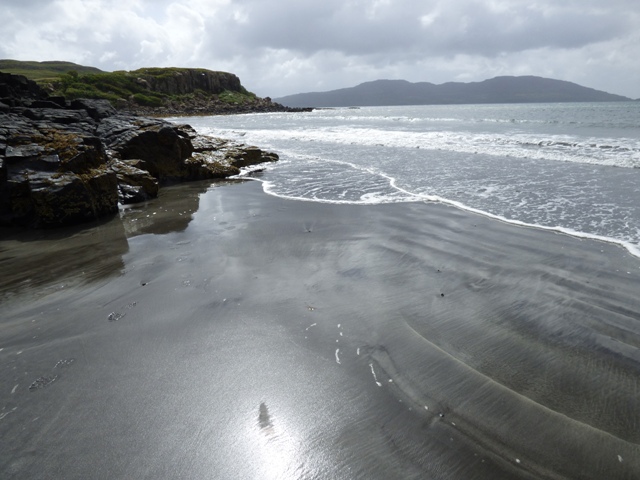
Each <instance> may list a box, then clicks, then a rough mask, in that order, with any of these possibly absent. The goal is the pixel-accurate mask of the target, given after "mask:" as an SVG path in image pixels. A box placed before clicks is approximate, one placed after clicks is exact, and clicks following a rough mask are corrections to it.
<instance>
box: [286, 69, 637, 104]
mask: <svg viewBox="0 0 640 480" xmlns="http://www.w3.org/2000/svg"><path fill="white" fill-rule="evenodd" d="M628 100H631V99H629V98H627V97H623V96H620V95H613V94H610V93H606V92H602V91H599V90H594V89H593V88H587V87H583V86H580V85H577V84H575V83H571V82H565V81H562V80H553V79H550V78H542V77H534V76H523V77H496V78H492V79H490V80H484V81H482V82H472V83H458V82H449V83H443V84H441V85H436V84H433V83H428V82H419V83H411V82H407V81H406V80H376V81H373V82H366V83H362V84H360V85H358V86H356V87H351V88H342V89H339V90H332V91H328V92H312V93H299V94H296V95H289V96H286V97H281V98H277V99H275V101H276V102H278V103H282V104H283V105H287V106H289V107H303V106H306V107H348V106H376V105H438V104H463V103H540V102H615V101H628Z"/></svg>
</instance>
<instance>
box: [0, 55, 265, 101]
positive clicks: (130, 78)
mask: <svg viewBox="0 0 640 480" xmlns="http://www.w3.org/2000/svg"><path fill="white" fill-rule="evenodd" d="M0 71H3V72H6V73H13V74H17V75H24V76H25V77H27V78H29V79H30V80H35V81H36V82H37V83H38V84H40V86H41V87H43V88H45V90H47V91H48V92H49V93H50V94H51V95H61V96H64V97H65V98H67V99H69V100H73V99H76V98H95V99H107V100H109V101H110V102H111V103H112V104H113V105H114V106H118V107H121V108H122V107H125V106H128V107H130V108H133V109H136V108H137V107H149V108H157V107H162V106H166V105H169V104H176V103H178V104H185V103H186V104H191V103H193V102H196V101H198V102H201V101H202V100H203V99H205V100H207V101H212V100H215V101H216V102H222V103H223V104H230V105H243V104H249V103H253V102H255V101H256V100H257V97H256V96H255V95H254V94H253V93H251V92H249V91H247V90H246V89H245V88H244V87H243V86H242V85H241V83H240V79H239V78H238V77H237V76H235V75H234V74H232V73H227V72H214V71H211V70H206V69H201V68H197V69H196V68H141V69H138V70H133V71H116V72H104V71H101V70H99V69H97V68H94V67H85V66H82V65H77V64H75V63H71V62H56V61H51V62H24V61H18V60H0Z"/></svg>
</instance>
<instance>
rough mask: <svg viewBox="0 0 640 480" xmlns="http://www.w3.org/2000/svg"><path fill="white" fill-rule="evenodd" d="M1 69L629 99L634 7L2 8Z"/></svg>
mask: <svg viewBox="0 0 640 480" xmlns="http://www.w3.org/2000/svg"><path fill="white" fill-rule="evenodd" d="M0 18H1V19H2V28H1V29H0V59H15V60H36V61H43V60H64V61H70V62H75V63H79V64H82V65H88V66H94V67H98V68H100V69H102V70H106V71H113V70H135V69H137V68H141V67H152V66H153V67H169V66H172V67H198V68H207V69H210V70H221V71H227V72H232V73H235V74H236V75H238V76H239V77H240V80H241V82H242V84H243V85H244V86H245V88H247V89H248V90H250V91H252V92H254V93H256V94H257V95H259V96H261V97H266V96H269V97H272V98H277V97H280V96H284V95H289V94H294V93H301V92H315V91H327V90H333V89H337V88H344V87H352V86H355V85H358V84H360V83H362V82H366V81H371V80H378V79H404V80H408V81H411V82H431V83H437V84H439V83H444V82H450V81H455V82H475V81H482V80H486V79H488V78H492V77H495V76H500V75H538V76H541V77H548V78H555V79H559V80H567V81H571V82H575V83H578V84H580V85H583V86H586V87H591V88H595V89H598V90H604V91H606V92H609V93H615V94H619V95H625V96H628V97H631V98H634V99H635V98H640V1H639V0H50V1H47V0H2V1H1V3H0Z"/></svg>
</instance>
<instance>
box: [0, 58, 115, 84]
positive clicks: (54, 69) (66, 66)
mask: <svg viewBox="0 0 640 480" xmlns="http://www.w3.org/2000/svg"><path fill="white" fill-rule="evenodd" d="M71 71H75V72H78V73H103V72H102V70H100V69H99V68H95V67H85V66H84V65H78V64H77V63H72V62H59V61H47V62H25V61H22V60H9V59H4V60H0V72H5V73H12V74H14V75H24V76H25V77H27V78H28V79H29V80H35V81H43V80H53V79H56V78H58V77H59V76H60V75H62V74H63V73H68V72H71Z"/></svg>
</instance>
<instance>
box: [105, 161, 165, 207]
mask: <svg viewBox="0 0 640 480" xmlns="http://www.w3.org/2000/svg"><path fill="white" fill-rule="evenodd" d="M135 165H138V166H142V165H144V163H143V161H142V160H129V161H126V160H124V161H122V160H114V161H113V162H112V163H111V165H110V166H109V168H110V169H111V171H113V172H114V173H115V174H116V177H117V179H118V197H119V199H120V203H122V204H124V205H126V204H129V203H138V202H144V201H146V200H149V199H151V198H155V197H157V196H158V180H157V179H156V178H154V177H153V176H152V175H151V174H150V173H149V172H148V171H146V170H143V169H141V168H138V167H136V166H135Z"/></svg>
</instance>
